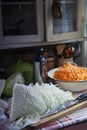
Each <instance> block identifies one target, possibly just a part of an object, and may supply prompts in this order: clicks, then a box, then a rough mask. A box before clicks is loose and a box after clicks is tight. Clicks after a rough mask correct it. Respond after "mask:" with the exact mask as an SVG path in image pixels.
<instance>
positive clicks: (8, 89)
mask: <svg viewBox="0 0 87 130" xmlns="http://www.w3.org/2000/svg"><path fill="white" fill-rule="evenodd" d="M15 83H18V84H24V83H25V80H24V77H23V75H22V73H14V74H12V75H11V76H10V77H9V78H7V79H6V81H5V86H4V89H3V92H2V94H3V95H5V96H8V97H11V96H12V93H13V87H14V84H15Z"/></svg>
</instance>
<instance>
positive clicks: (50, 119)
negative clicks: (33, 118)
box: [26, 100, 87, 130]
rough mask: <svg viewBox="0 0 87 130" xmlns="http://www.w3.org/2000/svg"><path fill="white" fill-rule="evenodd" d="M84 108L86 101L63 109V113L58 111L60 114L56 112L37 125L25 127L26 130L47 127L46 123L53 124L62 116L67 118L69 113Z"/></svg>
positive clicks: (86, 104)
mask: <svg viewBox="0 0 87 130" xmlns="http://www.w3.org/2000/svg"><path fill="white" fill-rule="evenodd" d="M86 106H87V100H85V101H83V102H81V103H78V104H76V105H73V106H72V107H69V108H67V109H65V110H63V111H60V112H58V113H56V114H54V115H51V116H49V117H46V118H43V119H41V120H40V121H39V122H38V123H36V124H33V125H31V126H29V127H27V128H26V129H27V130H28V129H30V130H38V129H39V128H41V127H43V126H45V125H47V124H48V123H51V122H54V121H56V120H58V119H60V118H62V117H64V116H67V115H69V114H71V113H73V112H75V111H77V110H80V109H82V108H84V107H86Z"/></svg>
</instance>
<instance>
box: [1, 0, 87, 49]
mask: <svg viewBox="0 0 87 130" xmlns="http://www.w3.org/2000/svg"><path fill="white" fill-rule="evenodd" d="M55 1H57V2H58V1H59V11H61V16H62V17H60V18H59V19H55V18H54V17H53V15H52V4H53V2H55ZM84 1H85V0H0V49H8V48H21V47H31V46H38V45H51V44H56V42H57V43H58V42H59V43H61V42H62V41H63V42H62V43H64V42H65V40H66V41H67V40H69V42H70V40H71V39H76V38H83V37H84ZM71 41H72V40H71ZM74 41H75V40H74ZM75 42H76V41H75Z"/></svg>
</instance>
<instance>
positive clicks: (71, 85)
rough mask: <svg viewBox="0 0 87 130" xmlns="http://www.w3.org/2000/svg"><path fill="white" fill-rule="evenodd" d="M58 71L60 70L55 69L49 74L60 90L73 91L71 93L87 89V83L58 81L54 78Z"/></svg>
mask: <svg viewBox="0 0 87 130" xmlns="http://www.w3.org/2000/svg"><path fill="white" fill-rule="evenodd" d="M56 70H58V68H54V69H52V70H50V71H49V72H48V76H49V77H50V78H52V79H53V80H55V83H56V84H58V85H59V86H60V88H62V89H64V90H67V91H71V92H79V91H84V90H86V89H87V81H70V82H69V81H62V80H57V79H55V78H54V77H53V75H54V72H55V71H56Z"/></svg>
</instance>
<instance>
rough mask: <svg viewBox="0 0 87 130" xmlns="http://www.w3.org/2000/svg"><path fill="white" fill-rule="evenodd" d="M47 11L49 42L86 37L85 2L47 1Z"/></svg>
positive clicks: (77, 0) (75, 0)
mask: <svg viewBox="0 0 87 130" xmlns="http://www.w3.org/2000/svg"><path fill="white" fill-rule="evenodd" d="M45 10H46V15H45V16H46V33H47V37H46V39H47V41H48V42H50V41H59V40H67V39H73V38H79V37H83V36H84V0H60V1H58V0H46V8H45ZM57 15H59V17H58V16H57Z"/></svg>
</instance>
